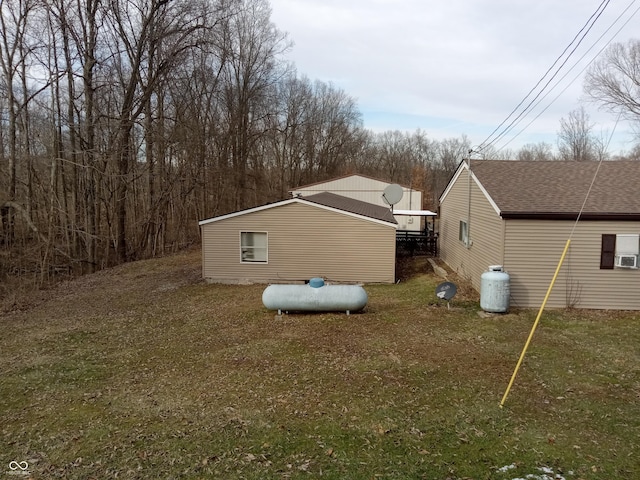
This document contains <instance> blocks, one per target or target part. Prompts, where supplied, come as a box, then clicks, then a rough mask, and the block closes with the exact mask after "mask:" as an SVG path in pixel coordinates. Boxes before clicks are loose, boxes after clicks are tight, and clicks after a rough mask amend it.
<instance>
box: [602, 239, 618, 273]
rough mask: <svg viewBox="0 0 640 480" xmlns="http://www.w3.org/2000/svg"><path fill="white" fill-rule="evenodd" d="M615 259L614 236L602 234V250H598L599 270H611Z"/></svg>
mask: <svg viewBox="0 0 640 480" xmlns="http://www.w3.org/2000/svg"><path fill="white" fill-rule="evenodd" d="M615 258H616V236H615V235H612V234H609V233H604V234H602V249H601V250H600V269H601V270H612V269H613V265H614V262H615Z"/></svg>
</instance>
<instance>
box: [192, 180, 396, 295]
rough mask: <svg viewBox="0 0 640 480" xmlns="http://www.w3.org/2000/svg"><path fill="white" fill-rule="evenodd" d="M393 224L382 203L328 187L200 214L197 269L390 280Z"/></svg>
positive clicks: (235, 276)
mask: <svg viewBox="0 0 640 480" xmlns="http://www.w3.org/2000/svg"><path fill="white" fill-rule="evenodd" d="M396 227H397V224H396V221H395V219H394V218H393V215H392V214H391V212H390V210H389V208H388V207H381V206H378V205H373V204H370V203H367V202H362V201H359V200H354V199H350V198H346V197H342V196H340V195H335V194H332V193H327V192H323V193H318V194H315V195H309V196H305V197H294V198H291V199H288V200H283V201H280V202H275V203H271V204H267V205H262V206H259V207H255V208H250V209H247V210H242V211H239V212H234V213H230V214H227V215H222V216H218V217H214V218H210V219H207V220H202V221H201V222H200V229H201V234H202V275H203V277H204V278H205V279H206V280H207V281H210V282H218V283H285V282H287V283H288V282H304V281H308V280H309V279H311V278H314V277H322V278H324V279H325V280H326V281H328V282H337V283H393V282H394V281H395V245H396V243H395V240H396Z"/></svg>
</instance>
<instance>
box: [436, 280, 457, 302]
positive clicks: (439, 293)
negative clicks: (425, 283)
mask: <svg viewBox="0 0 640 480" xmlns="http://www.w3.org/2000/svg"><path fill="white" fill-rule="evenodd" d="M457 291H458V287H456V285H455V284H454V283H451V282H444V283H441V284H440V285H438V286H437V287H436V297H438V298H439V299H440V300H446V301H447V308H449V300H451V299H452V298H453V297H454V296H455V294H456V292H457Z"/></svg>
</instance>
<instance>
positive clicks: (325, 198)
mask: <svg viewBox="0 0 640 480" xmlns="http://www.w3.org/2000/svg"><path fill="white" fill-rule="evenodd" d="M302 198H303V199H304V200H308V201H310V202H313V203H317V204H319V205H324V206H325V207H332V208H337V209H339V210H344V211H346V212H350V213H355V214H357V215H362V216H365V217H369V218H375V219H376V220H382V221H384V222H389V223H398V222H396V219H395V218H394V217H393V214H392V213H391V210H390V209H389V208H387V207H382V206H380V205H374V204H373V203H368V202H363V201H361V200H355V199H353V198H348V197H343V196H342V195H336V194H335V193H330V192H321V193H316V194H314V195H309V196H303V197H302Z"/></svg>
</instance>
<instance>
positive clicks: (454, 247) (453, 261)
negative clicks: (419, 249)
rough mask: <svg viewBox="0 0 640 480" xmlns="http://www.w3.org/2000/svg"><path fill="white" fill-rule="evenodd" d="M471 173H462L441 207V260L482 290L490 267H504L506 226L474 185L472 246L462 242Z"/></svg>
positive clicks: (473, 184)
mask: <svg viewBox="0 0 640 480" xmlns="http://www.w3.org/2000/svg"><path fill="white" fill-rule="evenodd" d="M468 203H469V190H468V187H467V170H464V171H462V172H461V174H460V175H459V176H458V178H457V180H456V181H455V183H454V184H453V185H452V186H451V189H450V190H449V192H448V193H447V195H446V196H445V197H444V198H443V200H442V203H441V205H440V232H439V242H440V244H439V248H440V258H441V259H442V260H443V261H444V262H445V263H446V264H447V265H449V267H451V268H452V269H453V270H454V271H456V272H457V273H458V274H459V275H461V276H462V277H464V278H466V279H468V280H470V281H471V283H472V285H473V286H474V287H475V288H476V289H478V290H479V289H480V276H481V275H482V273H483V272H484V271H486V270H487V267H488V266H489V265H502V263H503V259H504V252H503V247H504V243H503V237H504V222H503V220H502V219H501V218H500V216H499V215H498V214H497V213H496V211H495V210H494V208H493V206H492V205H491V203H489V201H488V200H487V198H486V196H485V195H484V193H483V192H482V190H480V188H478V186H477V184H476V183H475V182H473V181H472V182H471V217H470V222H469V234H470V239H471V246H470V247H469V248H467V247H466V246H465V245H464V244H463V243H462V242H461V241H460V240H459V228H460V220H464V221H467V215H468Z"/></svg>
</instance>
